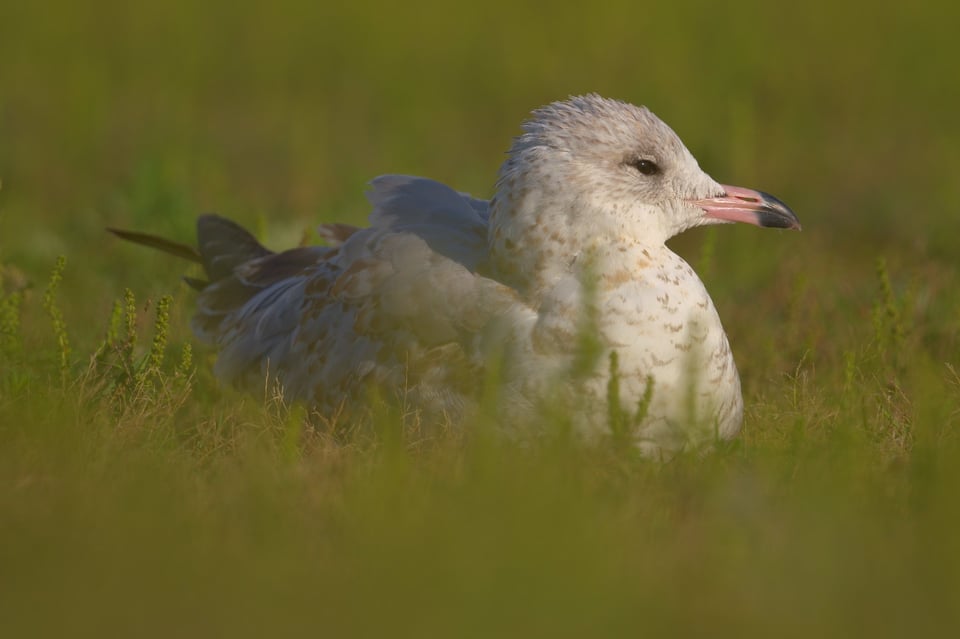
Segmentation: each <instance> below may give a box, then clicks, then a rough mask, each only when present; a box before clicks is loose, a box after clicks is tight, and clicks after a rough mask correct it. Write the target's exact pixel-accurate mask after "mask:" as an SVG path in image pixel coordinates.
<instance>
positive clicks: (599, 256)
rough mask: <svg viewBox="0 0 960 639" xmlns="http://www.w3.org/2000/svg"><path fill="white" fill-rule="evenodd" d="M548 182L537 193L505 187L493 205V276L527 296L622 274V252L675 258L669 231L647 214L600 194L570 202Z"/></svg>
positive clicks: (556, 184) (559, 188)
mask: <svg viewBox="0 0 960 639" xmlns="http://www.w3.org/2000/svg"><path fill="white" fill-rule="evenodd" d="M544 184H545V185H544V186H542V187H541V188H538V189H536V190H534V189H529V188H526V189H522V190H519V191H518V190H515V189H511V188H502V189H500V190H498V193H497V195H496V197H495V198H494V199H493V201H492V203H491V207H490V225H489V231H488V238H487V239H488V246H489V249H490V256H491V266H492V269H493V272H494V275H495V276H496V277H497V279H499V280H501V281H503V282H505V283H507V284H509V285H511V286H513V287H514V288H516V289H517V290H518V291H519V292H520V293H521V294H523V295H525V296H527V297H528V298H531V299H532V298H536V297H537V291H542V290H544V289H545V288H547V287H549V286H551V285H552V284H553V283H554V282H556V281H558V280H560V279H564V278H568V277H570V276H571V275H573V276H576V277H578V278H582V277H585V276H586V277H591V276H592V277H598V278H603V277H605V276H606V275H607V272H608V271H616V272H619V271H620V270H621V269H620V267H619V265H618V264H617V259H616V257H617V255H618V254H623V253H627V252H630V253H633V252H636V253H638V254H639V253H640V252H641V251H643V250H645V251H647V252H648V253H649V254H651V255H660V254H662V253H663V252H664V251H665V252H667V253H670V255H674V254H673V253H672V252H670V250H669V249H668V248H667V247H666V245H665V242H666V239H667V238H668V237H669V235H671V233H669V231H668V230H663V229H660V228H657V226H656V225H655V224H643V223H642V221H643V220H644V217H645V216H644V215H643V211H632V210H627V211H622V210H617V209H616V208H615V207H611V206H610V205H609V204H608V203H605V202H602V201H597V200H598V199H599V197H600V196H597V197H596V198H594V197H593V196H582V197H580V198H575V199H572V200H571V199H570V198H569V197H565V195H564V194H565V192H566V191H567V189H566V188H564V187H565V185H564V184H563V182H562V180H559V179H555V181H552V182H551V181H547V182H545V183H544ZM507 186H509V185H507ZM601 195H602V194H601ZM591 198H593V199H591ZM647 219H650V218H649V217H648V218H647Z"/></svg>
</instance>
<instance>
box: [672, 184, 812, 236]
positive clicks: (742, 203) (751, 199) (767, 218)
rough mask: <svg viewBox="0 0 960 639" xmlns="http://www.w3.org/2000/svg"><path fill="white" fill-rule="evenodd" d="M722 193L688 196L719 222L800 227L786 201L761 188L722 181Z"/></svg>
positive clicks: (778, 227)
mask: <svg viewBox="0 0 960 639" xmlns="http://www.w3.org/2000/svg"><path fill="white" fill-rule="evenodd" d="M721 187H723V190H724V194H723V195H721V196H720V197H710V198H705V199H702V200H688V202H689V203H690V204H693V205H694V206H698V207H700V208H701V209H703V210H704V211H706V215H705V216H704V217H707V218H709V219H712V220H720V221H722V222H746V223H747V224H754V225H756V226H764V227H768V228H775V229H796V230H798V231H799V230H800V220H798V219H797V216H796V215H795V214H794V212H793V211H791V210H790V207H788V206H787V205H786V204H784V203H783V202H781V201H780V200H778V199H777V198H775V197H773V196H772V195H770V194H769V193H764V192H763V191H754V190H752V189H744V188H742V187H739V186H727V185H726V184H722V185H721Z"/></svg>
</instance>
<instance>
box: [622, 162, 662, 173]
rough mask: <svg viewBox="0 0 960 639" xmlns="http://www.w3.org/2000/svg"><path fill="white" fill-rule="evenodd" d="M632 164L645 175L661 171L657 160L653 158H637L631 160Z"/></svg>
mask: <svg viewBox="0 0 960 639" xmlns="http://www.w3.org/2000/svg"><path fill="white" fill-rule="evenodd" d="M629 164H630V166H632V167H633V168H635V169H636V170H638V171H640V172H641V173H643V174H644V175H656V174H657V173H659V172H660V167H659V166H657V164H656V162H653V161H651V160H644V159H643V158H637V159H635V160H631V161H630V162H629Z"/></svg>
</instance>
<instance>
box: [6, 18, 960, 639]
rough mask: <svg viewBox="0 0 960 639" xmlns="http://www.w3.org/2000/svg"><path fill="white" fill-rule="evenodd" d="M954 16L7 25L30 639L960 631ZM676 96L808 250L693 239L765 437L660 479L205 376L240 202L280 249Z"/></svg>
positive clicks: (664, 113)
mask: <svg viewBox="0 0 960 639" xmlns="http://www.w3.org/2000/svg"><path fill="white" fill-rule="evenodd" d="M958 22H960V9H958V8H957V5H955V4H948V3H935V2H929V3H919V4H913V5H910V6H907V5H905V4H890V5H874V6H870V7H869V8H867V7H865V6H864V5H862V4H860V3H851V4H849V5H847V4H844V3H836V2H833V3H827V2H814V3H812V4H811V3H807V4H804V5H790V6H787V5H782V4H775V3H762V2H753V1H748V2H742V3H739V4H738V5H736V6H722V5H718V4H715V3H709V2H705V1H702V0H690V1H683V2H675V3H638V2H631V3H628V2H620V1H616V2H611V3H606V4H604V5H602V6H601V5H596V6H590V7H583V6H581V5H578V4H575V3H569V4H566V5H564V4H559V5H550V6H545V5H543V4H542V3H519V2H510V3H507V2H501V1H500V0H493V1H491V2H485V3H474V4H470V5H461V6H457V7H452V6H450V5H441V4H437V5H436V6H430V5H425V6H422V7H413V6H410V5H403V4H390V3H362V2H357V3H349V4H347V3H343V4H342V5H336V4H333V3H305V2H296V1H294V0H277V1H275V2H271V3H262V4H261V3H253V2H240V3H225V2H209V3H202V4H196V3H187V2H182V1H180V0H175V1H173V2H167V3H162V4H156V3H153V4H150V3H142V4H141V3H116V2H109V1H106V0H94V1H91V2H86V3H71V2H62V1H54V2H50V3H42V4H41V3H24V2H21V3H15V2H4V3H2V4H0V180H2V190H0V268H2V271H0V280H2V290H0V634H2V636H4V637H32V636H71V637H72V636H98V637H103V636H138V637H139V636H143V637H151V636H163V637H167V636H225V635H234V636H280V635H293V634H298V635H306V634H312V635H318V636H329V637H340V636H422V637H456V636H477V637H489V636H523V637H536V636H551V637H552V636H569V637H585V636H600V637H603V636H668V635H679V636H684V635H686V636H689V635H705V634H708V633H709V634H711V635H716V636H738V637H743V636H758V637H768V636H797V637H800V636H803V637H807V636H836V637H851V636H870V637H887V636H890V637H894V636H911V637H920V636H954V635H955V634H956V633H957V631H958V629H960V606H958V602H960V534H958V532H957V531H958V529H960V499H958V488H960V451H958V448H960V447H958V427H960V375H958V368H960V341H958V329H960V281H958V257H957V256H958V255H960V233H957V222H958V216H957V212H958V204H957V203H958V202H960V181H958V180H957V178H956V176H957V175H960V152H958V149H960V120H958V119H957V117H956V113H957V111H958V107H960V100H958V91H957V88H958V87H957V84H956V81H955V80H954V77H955V75H956V69H955V66H956V60H957V59H958V56H960V45H958V44H957V40H956V38H955V26H956V24H958ZM587 91H596V92H599V93H601V94H605V95H609V96H611V97H618V98H622V99H625V100H628V101H631V102H635V103H642V104H647V105H648V106H650V107H651V108H652V109H653V110H654V111H655V112H656V113H658V114H659V115H660V116H661V117H663V118H664V119H665V120H666V121H667V122H668V123H670V124H671V126H673V127H674V128H675V129H676V130H677V132H678V133H679V134H680V135H681V137H683V138H684V140H685V141H686V142H687V144H688V146H689V147H690V149H691V150H692V151H693V153H694V154H695V155H696V156H697V157H698V158H699V160H700V162H701V166H703V167H704V168H705V169H706V170H707V171H708V172H709V173H711V174H712V175H713V176H714V177H716V178H717V179H719V180H720V181H722V182H730V183H737V184H743V185H745V186H755V187H758V188H762V189H764V190H767V191H770V192H772V193H775V194H776V195H777V196H779V197H781V198H783V199H784V200H785V201H787V202H789V203H790V205H791V206H792V207H793V208H794V209H795V210H796V211H797V212H798V213H799V215H800V217H801V218H802V220H803V222H804V232H803V233H802V234H794V235H787V234H778V233H775V232H759V231H757V230H756V229H751V228H721V229H710V230H703V231H700V232H697V231H695V232H692V233H689V234H688V235H687V236H684V237H682V238H678V241H676V242H675V243H674V246H675V248H676V250H677V251H678V252H681V253H682V254H683V255H685V256H686V257H687V259H688V260H689V261H690V262H691V263H692V264H693V265H694V266H695V267H696V269H697V270H698V272H699V273H700V274H701V276H702V277H703V279H704V280H705V282H706V283H707V285H708V288H709V290H710V291H711V294H712V296H713V298H714V301H715V302H716V305H717V307H718V309H719V311H720V315H721V317H722V318H723V320H724V324H725V326H726V327H727V332H728V335H729V336H730V341H731V344H732V347H733V349H734V351H735V354H736V357H737V362H738V365H739V368H740V370H741V376H742V378H743V385H744V399H745V403H746V405H747V415H746V420H745V425H744V432H743V435H742V436H741V437H740V439H738V440H737V441H736V442H735V443H734V444H732V445H731V446H729V447H726V448H723V449H720V450H717V451H715V452H714V453H712V454H710V455H707V456H704V457H680V458H678V459H675V460H673V461H671V462H670V463H666V464H650V463H646V462H644V461H642V460H639V459H636V458H635V457H634V456H632V455H630V454H625V453H624V452H623V451H618V450H615V449H613V448H610V449H608V448H604V447H594V448H584V447H582V446H576V445H572V444H571V442H569V441H567V440H566V439H565V438H564V437H563V436H562V432H561V431H562V429H558V432H557V434H556V435H555V436H552V437H546V438H545V439H544V441H543V442H540V443H538V444H537V445H530V446H524V447H517V446H512V445H511V444H510V443H509V442H503V441H500V440H498V439H496V438H491V437H487V436H486V433H485V431H484V429H483V428H479V429H477V430H476V431H475V432H472V433H470V434H467V435H464V434H461V433H441V434H440V435H435V436H430V437H426V436H424V434H423V433H421V432H419V431H418V430H417V429H416V428H410V427H407V428H402V427H401V426H400V424H401V422H402V421H403V419H402V418H403V416H400V415H394V414H391V413H390V412H389V411H385V412H384V414H383V415H382V416H381V418H380V419H378V421H377V426H376V428H374V429H372V430H369V431H361V430H350V428H346V429H342V430H337V431H335V432H334V431H330V432H327V431H321V430H315V429H312V428H308V427H304V419H303V417H304V416H303V413H302V409H300V408H298V407H291V406H287V405H284V404H283V402H282V401H279V400H278V399H277V398H276V397H274V394H273V393H272V392H271V391H270V389H265V392H264V395H263V396H262V397H250V396H241V395H238V394H236V393H234V392H233V391H231V390H230V389H227V388H223V387H221V386H219V385H218V384H217V383H216V382H215V381H214V380H213V379H212V377H211V373H210V365H211V361H212V354H211V353H208V352H206V351H201V350H197V351H194V350H193V342H192V340H191V337H190V335H189V329H188V321H189V314H190V311H191V308H192V298H191V294H190V292H189V291H188V290H186V288H185V287H183V286H182V285H180V284H179V282H178V276H179V275H180V274H181V273H180V271H179V270H178V269H179V268H180V265H179V264H175V263H173V262H172V261H170V260H168V259H167V258H166V257H164V256H160V255H152V254H149V253H148V252H140V251H136V250H131V249H130V248H129V247H120V246H118V245H117V244H116V243H115V242H112V241H111V240H110V239H109V238H107V237H106V236H105V234H104V232H103V227H104V226H108V225H110V226H121V227H127V228H136V229H139V230H144V231H151V232H156V233H161V234H165V235H168V236H172V237H175V238H178V239H180V240H183V241H190V240H191V238H192V226H193V220H194V218H195V216H196V215H197V214H198V213H200V212H203V211H207V210H212V209H216V210H218V211H219V212H221V213H223V214H226V215H229V216H231V217H234V218H236V219H238V220H239V221H241V222H242V223H244V224H247V225H250V226H252V227H253V228H257V229H258V232H259V234H260V235H261V236H262V237H263V239H264V240H265V241H266V242H267V243H268V244H269V245H271V246H274V247H276V248H282V247H284V246H289V245H291V244H293V243H296V242H297V241H298V240H299V239H300V238H301V237H302V236H303V234H304V232H305V230H307V229H310V228H311V227H312V226H313V225H314V224H316V223H317V222H319V221H321V220H323V221H345V222H359V221H360V220H362V219H363V216H364V215H365V214H366V210H365V202H364V200H363V197H362V191H363V188H364V183H365V181H366V180H368V179H369V178H371V177H373V176H374V175H377V174H380V173H387V172H395V173H411V174H422V175H428V176H430V177H434V178H437V179H440V180H443V181H445V182H447V183H449V184H452V185H454V186H456V187H457V188H459V189H461V190H466V191H470V192H472V193H474V194H475V195H477V196H489V195H490V194H491V190H492V183H493V179H494V175H495V172H496V169H497V166H498V165H499V163H500V161H501V160H502V157H503V152H504V150H505V149H506V148H507V147H508V145H509V141H510V137H511V136H512V135H515V134H516V133H517V131H518V125H519V123H520V121H521V120H522V119H523V118H524V117H525V116H526V114H527V113H528V112H529V110H530V109H532V108H534V107H536V106H539V105H541V104H544V103H546V102H550V101H552V100H555V99H558V98H562V97H565V96H567V95H569V94H576V93H584V92H587Z"/></svg>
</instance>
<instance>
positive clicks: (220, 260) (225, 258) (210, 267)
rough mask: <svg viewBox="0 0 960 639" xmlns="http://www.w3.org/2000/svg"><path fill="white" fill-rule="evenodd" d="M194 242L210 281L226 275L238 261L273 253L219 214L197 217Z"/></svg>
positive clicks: (238, 263) (229, 273)
mask: <svg viewBox="0 0 960 639" xmlns="http://www.w3.org/2000/svg"><path fill="white" fill-rule="evenodd" d="M197 243H198V244H199V247H200V251H199V252H200V257H201V261H202V263H203V270H204V271H206V273H207V277H209V278H210V280H211V281H212V282H216V281H219V280H222V279H223V278H225V277H230V276H231V275H233V271H234V269H236V268H237V267H238V266H240V265H241V264H244V263H246V262H249V261H250V260H254V259H257V258H258V257H266V256H267V255H272V254H273V252H272V251H270V250H269V249H267V248H265V247H264V246H263V245H262V244H260V242H258V241H257V239H256V238H255V237H253V235H251V234H250V232H249V231H247V230H246V229H245V228H243V227H242V226H240V225H239V224H237V223H236V222H232V221H230V220H228V219H227V218H224V217H220V216H219V215H201V216H200V218H199V219H197Z"/></svg>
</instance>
